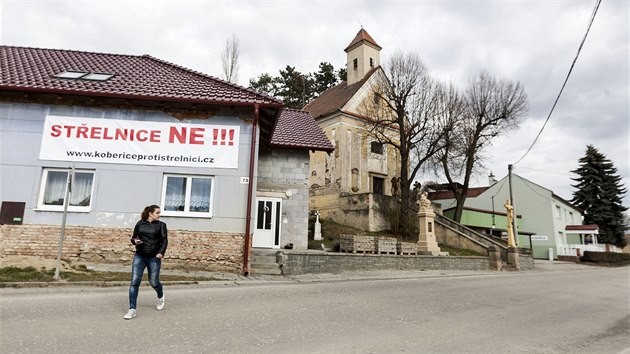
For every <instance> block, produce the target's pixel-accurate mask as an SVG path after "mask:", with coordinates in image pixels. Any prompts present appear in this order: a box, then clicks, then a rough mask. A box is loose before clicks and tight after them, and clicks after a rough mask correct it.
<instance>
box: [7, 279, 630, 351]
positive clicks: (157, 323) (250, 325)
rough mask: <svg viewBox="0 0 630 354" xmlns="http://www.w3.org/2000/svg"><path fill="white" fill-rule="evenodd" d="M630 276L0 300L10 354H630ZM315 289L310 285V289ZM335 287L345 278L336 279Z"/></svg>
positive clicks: (56, 293)
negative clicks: (135, 300)
mask: <svg viewBox="0 0 630 354" xmlns="http://www.w3.org/2000/svg"><path fill="white" fill-rule="evenodd" d="M629 276H630V268H628V267H625V268H585V269H582V270H572V271H554V272H503V273H488V272H483V273H479V274H476V275H475V274H473V275H470V274H467V275H464V276H446V277H436V276H423V275H422V273H421V272H418V273H417V274H416V276H411V275H409V274H407V276H406V277H405V278H404V279H395V280H365V279H364V280H349V281H328V280H330V279H328V280H325V279H324V281H322V279H321V278H313V279H311V280H309V279H308V278H306V277H303V278H301V279H300V282H295V281H292V282H255V283H251V284H241V285H235V284H234V285H225V284H221V285H216V284H215V285H200V286H187V287H167V288H166V296H167V307H166V309H165V310H164V311H162V312H158V311H156V310H155V307H154V306H155V300H156V299H155V295H154V293H153V291H152V290H151V289H150V288H148V287H143V288H142V289H141V291H140V298H139V306H138V317H136V318H135V319H133V320H130V321H125V320H123V319H122V315H123V314H124V313H125V311H126V305H127V301H126V292H127V289H126V288H120V287H118V288H76V287H71V288H44V289H0V300H1V302H0V310H1V313H0V315H1V326H0V329H1V334H0V336H1V337H0V339H1V343H0V350H1V351H2V352H3V353H25V352H30V353H43V352H46V353H81V352H95V353H132V352H173V353H186V352H189V353H200V352H204V353H211V352H212V353H214V352H247V353H258V352H274V353H296V352H301V353H304V352H309V353H331V352H333V353H385V352H412V353H464V352H465V353H620V352H624V353H630V349H629V348H630V343H629V342H628V338H629V334H630V331H629V321H630V305H629V302H628V295H629V294H630V292H629V290H630V286H629V284H628V279H629ZM313 280H315V281H313ZM337 280H340V279H337Z"/></svg>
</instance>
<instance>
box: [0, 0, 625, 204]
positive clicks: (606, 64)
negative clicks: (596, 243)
mask: <svg viewBox="0 0 630 354" xmlns="http://www.w3.org/2000/svg"><path fill="white" fill-rule="evenodd" d="M0 4H1V5H0V6H1V12H0V16H1V17H0V42H1V43H2V44H6V45H17V46H29V47H44V48H62V49H75V50H86V51H98V52H109V53H119V54H134V55H141V54H150V55H152V56H155V57H158V58H160V59H164V60H167V61H170V62H173V63H176V64H178V65H181V66H185V67H189V68H191V69H194V70H197V71H201V72H204V73H207V74H210V75H213V76H217V77H220V75H221V61H220V57H221V52H222V50H223V47H224V44H225V40H226V39H227V38H228V37H229V36H231V35H232V34H236V35H237V37H238V38H239V41H240V49H241V56H240V62H239V64H240V71H239V79H240V84H241V85H247V83H248V81H249V79H250V78H253V77H256V76H258V75H260V74H262V73H265V72H267V73H270V74H272V75H277V74H278V70H280V69H283V68H284V67H285V66H286V65H291V66H295V67H296V68H297V70H299V71H302V72H312V71H315V70H317V68H318V65H319V63H320V62H322V61H328V62H331V63H332V64H333V65H334V66H335V68H341V67H344V66H345V63H346V55H345V53H344V52H343V49H344V48H345V47H346V46H347V45H348V44H349V43H350V41H351V40H352V38H353V37H354V35H355V34H356V33H357V31H358V30H359V29H360V26H361V25H363V26H364V28H365V29H366V30H367V31H368V32H369V33H370V34H371V35H372V37H373V38H374V39H375V40H376V42H377V43H378V44H379V45H381V46H382V47H383V50H382V52H381V62H382V63H386V62H387V59H388V58H389V57H390V56H391V55H392V54H393V53H394V52H395V51H396V50H402V51H406V52H410V51H414V52H417V53H418V54H419V55H420V57H421V58H422V59H423V60H424V62H425V63H426V64H427V66H428V68H429V70H430V71H431V73H432V74H433V75H434V76H436V77H438V78H440V79H441V80H444V81H450V82H453V83H454V84H456V85H459V86H463V85H465V84H466V82H467V81H468V80H469V79H470V78H471V77H472V76H474V75H476V74H478V73H479V72H480V71H481V70H486V71H488V72H489V73H491V74H493V75H495V76H497V77H501V78H506V79H510V80H514V81H519V82H521V83H522V84H523V85H524V87H525V89H526V91H527V93H528V96H529V103H530V110H529V113H528V115H527V116H526V117H525V119H524V120H523V122H522V124H521V128H520V129H519V130H518V131H514V132H511V133H509V134H507V135H506V136H504V137H501V138H499V139H497V140H496V141H495V143H494V145H493V147H492V149H491V150H488V152H487V155H488V156H489V159H488V161H486V170H483V171H480V173H479V175H478V176H477V179H476V183H478V184H480V185H484V184H485V183H487V178H486V176H487V174H488V173H489V170H493V171H494V173H495V175H497V177H500V176H501V175H502V174H504V173H507V164H509V163H514V162H515V161H516V160H517V159H519V158H520V157H521V156H522V155H523V154H524V153H525V151H526V150H527V148H528V147H529V145H530V144H531V143H532V141H533V139H534V138H535V136H536V134H537V133H538V131H539V130H540V127H541V126H542V124H543V122H544V120H545V119H546V118H547V115H548V113H549V111H550V109H551V106H552V104H553V101H554V100H555V98H556V95H557V94H558V92H559V90H560V87H561V85H562V82H563V80H564V79H565V77H566V74H567V72H568V70H569V67H570V65H571V62H572V61H573V58H574V57H575V54H576V52H577V49H578V45H579V43H580V41H581V40H582V37H583V35H584V32H585V30H586V26H587V24H588V20H589V18H590V16H591V12H592V10H593V5H594V4H593V2H590V1H589V2H584V1H568V2H567V1H501V2H499V1H466V2H463V1H441V2H437V1H388V2H385V1H362V2H361V1H336V2H328V1H322V2H315V1H306V2H298V1H282V2H269V1H264V2H250V1H236V2H230V1H181V2H171V1H154V2H147V1H132V2H126V1H111V2H100V1H86V2H77V1H50V2H44V1H20V2H18V1H4V2H2V3H0ZM629 10H630V9H629V3H628V2H627V1H605V2H602V3H601V6H600V8H599V11H598V14H597V16H596V18H595V21H594V22H593V26H592V28H591V32H590V34H589V37H588V39H587V41H586V43H585V45H584V47H583V49H582V53H581V54H580V58H579V59H578V61H577V63H576V65H575V68H574V71H573V73H572V75H571V78H570V79H569V82H568V83H567V86H566V88H565V91H564V93H563V95H562V97H561V99H560V101H559V102H558V105H557V107H556V109H555V111H554V113H553V115H552V116H551V119H550V121H549V125H548V126H547V128H545V131H544V132H543V134H542V136H541V138H540V140H539V141H538V142H537V143H536V145H535V146H534V148H533V149H532V151H531V152H530V153H529V154H528V156H527V157H526V158H525V159H524V160H523V161H522V162H521V163H519V164H517V165H516V167H515V168H516V172H517V173H518V174H521V175H522V176H523V177H525V178H528V179H531V180H532V181H533V182H536V183H538V184H540V185H542V186H544V187H546V188H549V189H552V190H553V191H554V192H556V194H559V195H561V196H563V197H565V198H568V197H570V195H571V187H570V184H571V183H572V182H571V180H570V175H571V174H570V172H569V171H570V170H572V169H574V168H575V167H577V161H578V159H579V158H580V157H581V156H582V155H583V154H584V151H585V148H586V145H587V144H593V145H595V146H596V147H598V148H599V149H600V150H601V151H602V152H603V153H604V154H606V156H607V157H608V158H609V159H611V160H612V161H613V163H614V164H615V166H616V167H617V168H618V169H619V174H620V175H621V176H622V177H623V178H624V183H625V184H626V186H628V181H629V177H630V171H629V168H628V160H629V158H628V150H629V145H628V144H629V143H628V140H629V137H628V130H629V128H630V126H629V123H628V121H629V116H630V114H629V112H628V96H629V92H628V77H629V73H628V62H629V61H628V59H629V57H628V43H629V42H630V38H629V32H630V30H629V28H628V23H629V17H630V15H629V13H630V11H629ZM628 201H630V196H626V199H625V204H626V205H630V203H629V202H628Z"/></svg>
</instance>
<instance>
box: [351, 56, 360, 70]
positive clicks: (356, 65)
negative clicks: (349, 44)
mask: <svg viewBox="0 0 630 354" xmlns="http://www.w3.org/2000/svg"><path fill="white" fill-rule="evenodd" d="M352 67H353V68H354V69H355V70H356V69H357V68H358V67H359V59H357V58H354V59H353V60H352Z"/></svg>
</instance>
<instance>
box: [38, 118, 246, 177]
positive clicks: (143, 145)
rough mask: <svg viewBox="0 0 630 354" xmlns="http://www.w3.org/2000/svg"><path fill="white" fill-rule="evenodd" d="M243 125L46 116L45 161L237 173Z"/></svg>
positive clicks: (42, 155) (43, 139)
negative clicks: (203, 168) (215, 170)
mask: <svg viewBox="0 0 630 354" xmlns="http://www.w3.org/2000/svg"><path fill="white" fill-rule="evenodd" d="M238 148H239V126H236V125H235V126H232V125H202V124H184V123H163V122H146V121H132V120H116V119H98V118H79V117H60V116H47V117H46V122H45V124H44V132H43V135H42V145H41V149H40V151H39V158H40V160H55V161H76V162H97V163H117V164H133V165H156V166H182V167H210V168H238Z"/></svg>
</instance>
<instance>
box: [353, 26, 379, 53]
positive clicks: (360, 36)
mask: <svg viewBox="0 0 630 354" xmlns="http://www.w3.org/2000/svg"><path fill="white" fill-rule="evenodd" d="M363 41H365V42H368V43H370V44H372V45H374V46H375V47H376V48H378V50H381V49H383V47H381V46H380V45H378V44H376V41H375V40H374V39H373V38H372V36H370V34H369V33H367V31H366V30H364V29H363V28H361V29H360V30H359V32H358V33H357V35H356V36H355V37H354V39H353V40H352V42H350V44H348V46H347V47H346V49H344V50H345V51H346V52H348V51H350V50H351V49H352V48H354V47H355V46H357V45H358V44H359V43H361V42H363Z"/></svg>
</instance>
